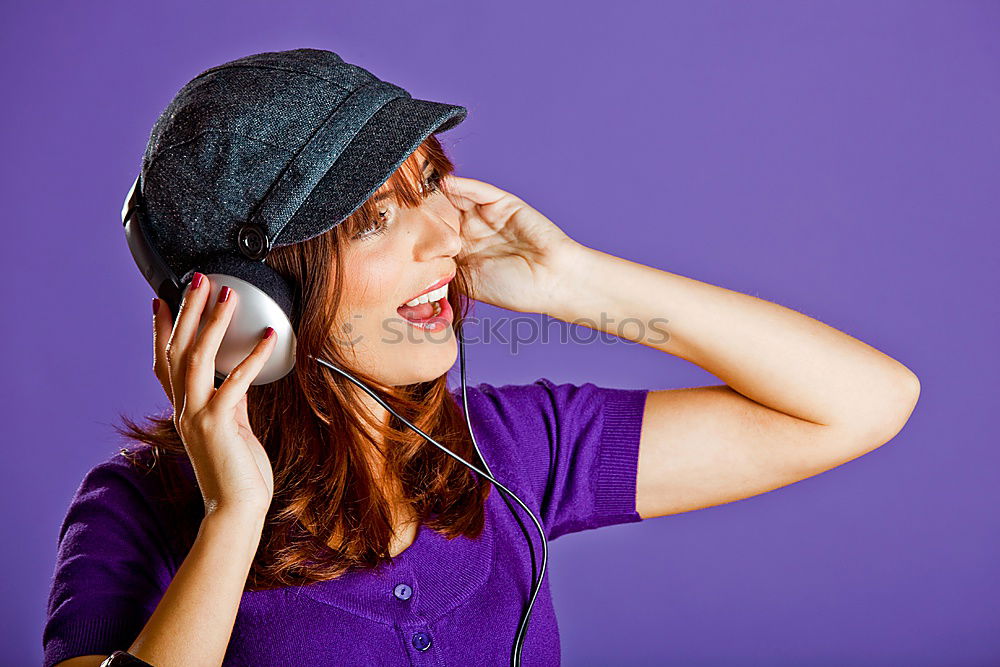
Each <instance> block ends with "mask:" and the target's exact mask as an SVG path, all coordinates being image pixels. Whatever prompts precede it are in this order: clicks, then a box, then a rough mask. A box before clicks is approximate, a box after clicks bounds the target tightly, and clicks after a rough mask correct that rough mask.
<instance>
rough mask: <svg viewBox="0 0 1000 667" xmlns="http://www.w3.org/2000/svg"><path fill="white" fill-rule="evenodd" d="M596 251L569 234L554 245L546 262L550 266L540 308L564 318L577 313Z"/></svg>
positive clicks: (558, 317) (566, 320)
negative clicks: (544, 300) (543, 304)
mask: <svg viewBox="0 0 1000 667" xmlns="http://www.w3.org/2000/svg"><path fill="white" fill-rule="evenodd" d="M596 252H597V251H596V250H594V249H593V248H589V247H587V246H585V245H583V244H582V243H579V242H577V241H575V240H573V239H571V238H567V239H566V241H565V242H563V243H561V244H560V245H559V246H558V247H557V248H555V249H553V251H552V252H551V253H550V257H549V259H548V261H547V262H546V263H547V264H548V265H549V267H550V269H549V270H550V279H549V289H548V290H546V304H545V308H544V309H543V310H542V311H541V312H543V313H545V314H546V315H549V316H551V317H555V318H557V319H560V320H562V321H564V322H571V321H572V320H573V319H574V318H576V317H577V316H578V312H579V309H580V306H581V305H582V304H581V299H584V298H585V297H586V293H587V287H586V284H587V282H589V281H588V279H587V278H588V276H589V275H590V273H591V272H592V271H593V268H592V267H593V256H594V254H595V253H596ZM591 277H592V276H591Z"/></svg>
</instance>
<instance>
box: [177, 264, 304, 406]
mask: <svg viewBox="0 0 1000 667" xmlns="http://www.w3.org/2000/svg"><path fill="white" fill-rule="evenodd" d="M195 270H198V271H200V272H202V273H204V274H205V275H206V276H208V279H209V284H210V285H211V288H212V289H211V294H209V296H208V302H207V304H206V308H205V310H204V312H203V313H202V320H201V323H200V324H199V326H198V332H199V333H201V331H202V329H203V328H204V326H205V323H206V322H207V321H208V317H209V315H210V314H211V313H212V312H213V310H212V309H214V308H215V307H216V306H217V305H218V297H219V291H221V290H222V288H223V287H229V288H230V289H232V290H233V291H234V292H235V293H236V307H235V310H234V311H233V316H232V319H231V320H230V321H229V326H228V327H227V328H226V333H225V335H224V336H223V338H222V342H221V343H220V344H219V351H218V353H217V354H216V356H215V386H216V388H218V387H219V386H220V385H221V384H222V382H223V381H224V380H225V379H226V377H227V376H228V375H229V373H230V372H231V371H232V370H233V369H234V368H235V367H236V366H238V365H239V364H240V363H241V362H242V361H243V360H244V359H246V358H247V357H248V356H249V355H250V353H251V352H252V351H253V348H254V346H255V345H257V343H258V342H259V341H260V339H261V336H263V335H264V331H265V330H266V329H267V327H273V328H274V332H275V334H276V335H277V340H276V341H275V347H274V349H273V350H271V353H270V356H269V357H268V358H267V360H266V361H265V362H264V366H263V367H262V368H261V369H260V371H259V372H258V373H257V375H256V377H255V378H254V379H253V380H252V381H251V384H252V385H262V384H268V383H270V382H274V381H275V380H280V379H281V378H283V377H285V376H286V375H288V374H289V373H290V372H291V371H292V369H293V368H294V366H295V345H296V336H295V327H294V322H295V321H297V318H298V316H299V315H298V311H299V304H298V302H297V297H296V294H295V291H294V289H293V288H292V285H291V284H289V282H288V281H287V280H286V279H285V278H284V277H283V276H281V275H280V274H279V273H278V272H277V271H275V270H274V269H273V268H271V267H270V266H268V265H267V264H265V263H264V262H261V261H256V260H250V259H248V258H246V257H242V256H239V255H235V254H221V255H214V256H209V257H205V258H202V259H201V260H200V261H199V262H198V263H197V269H193V268H192V269H191V270H189V271H188V272H187V273H186V274H185V275H184V276H183V278H182V284H183V285H185V286H186V285H188V284H190V280H191V278H193V277H194V272H195Z"/></svg>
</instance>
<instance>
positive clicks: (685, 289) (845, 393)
mask: <svg viewBox="0 0 1000 667" xmlns="http://www.w3.org/2000/svg"><path fill="white" fill-rule="evenodd" d="M553 264H554V265H555V266H558V267H559V269H558V273H559V275H560V277H559V278H558V279H554V280H553V287H552V289H551V291H550V294H551V297H550V305H549V307H548V309H547V314H549V315H551V316H553V317H556V318H558V319H560V320H563V321H566V322H578V323H580V321H581V320H584V322H582V323H583V324H584V326H588V327H590V328H593V329H599V330H602V331H606V332H607V333H611V334H614V335H619V336H622V337H623V338H626V339H628V340H632V341H635V342H638V343H641V344H643V345H647V346H649V347H653V348H655V349H659V350H661V351H663V352H667V353H670V354H673V355H676V356H678V357H681V358H683V359H686V360H688V361H690V362H692V363H694V364H697V365H698V366H700V367H701V368H703V369H705V370H706V371H708V372H710V373H712V374H713V375H715V376H716V377H718V378H720V379H721V380H722V381H723V382H725V383H726V384H727V385H729V386H730V387H731V388H732V389H734V390H736V391H738V392H739V393H741V394H743V395H744V396H747V397H748V398H751V399H753V400H755V401H757V402H758V403H761V404H763V405H767V406H768V407H771V408H773V409H775V410H779V411H781V412H784V413H786V414H789V415H792V416H795V417H798V418H800V419H805V420H808V421H811V422H815V423H818V424H825V425H835V426H843V427H845V428H852V429H856V428H863V429H872V428H879V427H880V426H881V425H883V424H886V422H887V421H889V422H892V421H895V420H897V419H902V420H903V421H905V419H906V417H908V416H909V412H910V410H911V409H912V400H914V398H915V395H916V392H917V387H918V383H917V381H916V376H915V375H914V374H913V373H912V372H910V370H909V369H908V368H906V367H905V366H904V365H902V364H901V363H899V362H898V361H896V360H895V359H892V358H891V357H889V356H887V355H885V354H883V353H882V352H880V351H878V350H876V349H875V348H873V347H871V346H869V345H867V344H865V343H863V342H861V341H859V340H857V339H855V338H852V337H851V336H849V335H847V334H845V333H843V332H841V331H838V330H836V329H834V328H832V327H830V326H827V325H826V324H823V323H822V322H819V321H818V320H815V319H813V318H810V317H808V316H806V315H803V314H802V313H799V312H796V311H794V310H791V309H789V308H785V307H783V306H780V305H777V304H775V303H772V302H769V301H765V300H763V299H759V298H757V297H753V296H750V295H747V294H742V293H740V292H736V291H733V290H729V289H726V288H723V287H717V286H715V285H710V284H708V283H705V282H701V281H698V280H694V279H692V278H687V277H685V276H681V275H678V274H675V273H670V272H669V271H663V270H659V269H655V268H652V267H649V266H644V265H642V264H638V263H635V262H631V261H628V260H625V259H622V258H620V257H615V256H613V255H610V254H607V253H603V252H600V251H598V250H595V249H592V248H588V247H586V246H583V245H580V244H577V243H575V242H574V243H572V244H567V245H566V246H565V248H564V251H563V252H561V253H560V257H559V258H558V259H557V260H553ZM602 317H603V320H602ZM629 318H632V319H633V320H638V321H639V322H641V323H642V324H641V325H640V324H637V323H631V324H626V325H624V326H622V323H623V322H625V321H626V320H628V319H629ZM586 320H590V322H591V323H588V322H586ZM602 322H603V323H604V324H602ZM595 325H596V326H595ZM903 412H905V415H904V414H901V413H903ZM897 413H898V414H897ZM887 428H891V424H890V425H887Z"/></svg>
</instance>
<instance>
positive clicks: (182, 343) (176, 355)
mask: <svg viewBox="0 0 1000 667" xmlns="http://www.w3.org/2000/svg"><path fill="white" fill-rule="evenodd" d="M209 288H210V286H209V284H208V277H207V276H203V277H202V279H201V284H200V285H199V286H198V287H195V286H194V280H192V281H191V282H190V283H189V284H188V286H187V287H186V288H185V290H184V300H183V301H182V302H181V307H180V311H179V312H178V314H177V322H175V323H174V329H173V332H172V333H171V334H170V341H169V342H168V343H167V363H168V364H169V366H170V384H171V386H172V387H173V389H174V412H175V414H177V415H178V416H179V415H180V413H181V412H182V411H183V410H184V408H185V405H186V404H185V401H186V400H187V397H186V396H185V395H184V391H185V387H186V385H187V383H186V382H185V377H186V376H187V372H188V351H189V349H190V347H191V343H192V342H193V341H194V339H195V337H196V336H197V335H198V325H199V324H200V323H201V314H202V312H204V309H205V301H206V300H207V299H208V292H209Z"/></svg>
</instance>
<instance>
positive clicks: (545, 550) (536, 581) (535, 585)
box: [307, 332, 549, 667]
mask: <svg viewBox="0 0 1000 667" xmlns="http://www.w3.org/2000/svg"><path fill="white" fill-rule="evenodd" d="M458 338H459V349H460V352H461V358H462V403H463V405H464V406H465V418H466V423H467V424H468V426H469V435H470V436H472V444H473V447H474V448H475V450H476V454H477V455H478V456H479V459H480V461H482V463H483V467H485V468H487V470H488V469H489V465H487V463H486V460H485V459H484V458H483V455H482V452H481V451H480V450H479V445H478V444H477V443H476V436H475V434H474V433H473V432H472V423H471V421H470V420H469V411H468V398H467V396H466V389H465V347H464V345H465V343H464V341H463V340H462V336H461V332H458ZM307 356H308V357H309V358H310V359H312V360H313V361H315V362H316V363H318V364H321V365H323V366H326V367H327V368H329V369H331V370H334V371H337V372H338V373H340V374H341V375H343V376H344V377H346V378H347V379H348V380H350V381H351V382H352V383H354V384H355V385H356V386H358V387H360V388H361V389H363V390H364V391H365V392H367V394H368V395H369V396H371V397H372V398H374V399H375V400H376V401H378V402H379V404H380V405H382V407H384V408H385V409H386V410H388V411H389V412H391V413H392V414H393V415H395V416H396V418H397V419H399V420H400V421H402V422H403V423H404V424H406V425H407V426H408V427H410V428H411V429H412V430H414V431H416V432H417V433H418V434H420V435H421V436H422V437H423V438H424V439H425V440H427V442H429V443H431V444H432V445H434V446H435V447H437V448H438V449H440V450H441V451H443V452H444V453H445V454H447V455H448V456H450V457H451V458H453V459H455V460H456V461H458V462H459V463H461V464H462V465H464V466H465V467H467V468H468V469H469V470H472V471H473V472H475V473H476V474H477V475H480V476H481V477H483V478H484V479H486V480H488V481H489V482H490V484H492V485H493V486H494V488H496V489H497V490H498V491H500V492H501V493H502V494H503V495H502V496H501V497H502V498H503V499H504V502H505V503H506V504H507V507H508V509H510V511H511V513H512V514H513V515H514V518H515V519H517V522H518V525H519V526H521V529H522V533H523V534H524V537H525V541H526V542H527V543H528V548H529V549H530V551H531V583H532V586H531V589H532V590H531V598H530V599H529V601H528V604H527V606H526V608H525V610H524V613H523V614H522V615H521V622H520V624H519V626H518V630H517V635H516V637H515V638H514V646H513V648H512V649H511V665H512V666H513V667H519V666H520V664H521V651H522V649H523V648H524V639H525V637H526V636H527V628H528V621H529V620H530V618H531V610H532V608H533V607H534V606H535V600H536V599H537V598H538V592H539V590H541V587H542V579H543V577H544V576H545V568H546V566H547V564H548V560H549V547H548V544H547V542H546V539H545V530H544V529H543V528H542V524H541V522H540V521H539V520H538V517H536V516H535V514H534V512H532V511H531V508H529V507H528V506H527V505H526V504H525V503H524V501H523V500H521V499H520V498H519V497H518V496H517V494H516V493H514V492H513V491H511V490H510V489H508V488H507V487H506V486H504V485H503V484H501V483H500V482H498V481H497V480H496V479H495V478H494V477H493V475H492V472H490V473H487V472H483V471H482V470H480V469H479V468H478V467H477V466H474V465H472V464H471V463H469V462H468V461H466V460H465V459H463V458H462V457H461V456H459V455H458V454H455V453H454V452H452V451H451V450H450V449H448V448H447V447H445V446H444V445H442V444H441V443H439V442H438V441H437V440H435V439H434V438H432V437H430V436H429V435H427V434H426V433H424V432H423V431H422V430H420V429H419V428H418V427H416V426H414V425H413V424H411V423H410V422H409V420H407V419H406V418H404V417H403V416H401V415H400V414H399V413H398V412H396V411H395V410H393V409H392V407H391V406H390V405H389V404H388V403H386V402H385V401H384V400H383V399H382V397H381V396H378V395H377V394H376V393H375V392H374V391H372V390H371V389H369V388H368V387H367V386H365V385H364V384H363V383H361V382H360V381H359V380H357V379H355V378H354V377H353V376H352V375H350V374H349V373H348V372H347V371H345V370H342V369H340V368H337V367H336V366H334V365H333V364H331V363H329V362H328V361H324V360H323V359H318V358H316V357H314V356H312V355H307ZM508 497H509V498H511V499H513V500H514V501H515V502H517V504H518V505H520V506H521V509H523V510H524V511H525V512H527V513H528V516H529V517H530V518H531V520H532V522H533V523H534V524H535V529H536V530H537V531H538V535H539V537H540V538H541V541H542V566H541V569H540V571H539V572H538V576H537V578H536V576H535V551H534V543H533V542H532V540H531V539H530V537H529V535H528V531H527V529H526V528H525V527H524V523H523V522H522V521H521V519H520V517H519V516H518V515H517V514H516V513H514V508H513V507H512V506H511V505H510V502H509V501H507V498H508Z"/></svg>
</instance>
